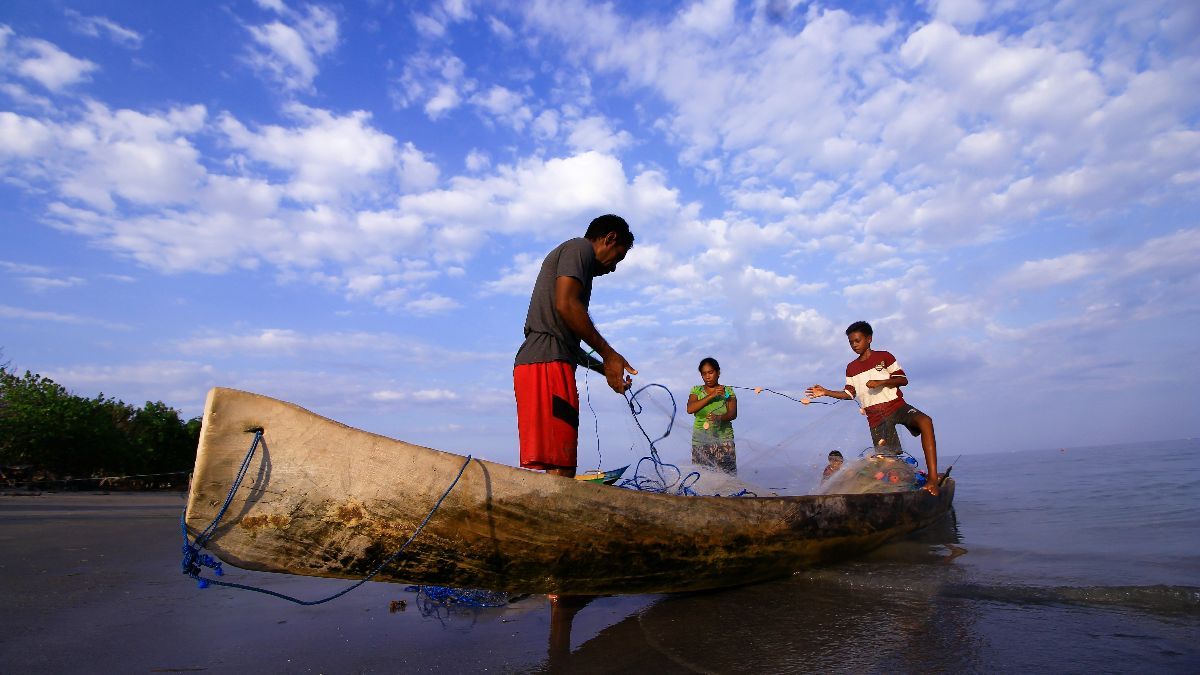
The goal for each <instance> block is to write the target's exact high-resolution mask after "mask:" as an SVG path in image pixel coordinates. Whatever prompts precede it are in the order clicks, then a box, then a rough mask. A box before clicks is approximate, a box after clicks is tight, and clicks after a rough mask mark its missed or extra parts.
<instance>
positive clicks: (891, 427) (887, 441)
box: [871, 404, 925, 455]
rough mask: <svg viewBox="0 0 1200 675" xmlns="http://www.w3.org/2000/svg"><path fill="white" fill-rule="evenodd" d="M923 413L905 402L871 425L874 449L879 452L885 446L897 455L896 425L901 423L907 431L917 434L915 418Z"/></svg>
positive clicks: (898, 442)
mask: <svg viewBox="0 0 1200 675" xmlns="http://www.w3.org/2000/svg"><path fill="white" fill-rule="evenodd" d="M924 414H925V413H923V412H921V411H920V410H917V409H916V408H914V407H913V406H911V405H908V404H905V405H903V406H901V407H900V409H899V410H897V411H896V412H894V413H892V414H891V415H888V416H887V417H885V418H883V421H882V422H880V423H879V424H877V425H875V426H873V427H871V442H872V444H873V445H874V446H875V451H876V452H879V451H880V450H883V449H885V448H886V449H889V450H891V451H892V452H893V453H895V454H897V455H898V454H900V451H901V447H900V436H899V435H898V434H897V433H896V426H897V425H902V426H904V428H906V429H908V433H910V434H912V435H913V436H917V435H919V434H920V433H921V429H920V427H918V426H917V418H918V417H920V416H921V415H924ZM881 441H882V442H881Z"/></svg>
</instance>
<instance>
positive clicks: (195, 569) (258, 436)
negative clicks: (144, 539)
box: [179, 429, 471, 606]
mask: <svg viewBox="0 0 1200 675" xmlns="http://www.w3.org/2000/svg"><path fill="white" fill-rule="evenodd" d="M253 431H254V440H253V441H252V442H251V443H250V450H249V451H247V452H246V457H245V458H244V459H243V460H242V465H241V467H240V468H239V469H238V473H237V476H236V477H235V478H234V481H233V485H232V486H231V487H230V488H229V493H228V494H227V495H225V502H224V503H223V504H221V508H220V510H218V511H217V515H216V517H215V518H213V521H212V522H211V523H209V524H208V526H207V527H205V528H204V529H203V530H201V532H200V534H198V535H196V539H195V540H194V541H193V540H191V539H190V538H189V537H188V531H187V522H186V519H187V506H184V508H183V513H181V514H180V516H179V526H180V529H181V530H182V531H183V562H182V563H181V565H182V567H183V573H184V574H186V575H187V576H189V577H191V578H192V579H194V580H195V581H196V585H197V586H198V587H200V588H208V587H209V586H210V585H215V586H223V587H225V588H236V589H239V590H243V591H253V592H255V593H262V594H264V595H270V596H272V597H276V598H279V599H281V600H287V601H288V602H293V603H295V604H297V605H306V606H309V605H320V604H323V603H326V602H329V601H330V600H334V599H336V598H340V597H341V596H343V595H345V594H347V593H349V592H350V591H352V590H354V589H356V588H358V587H359V586H362V585H363V584H365V583H367V582H368V581H370V580H371V579H373V578H375V575H377V574H379V573H380V572H381V571H383V568H385V567H387V566H388V565H390V564H391V563H392V562H394V561H395V560H396V558H399V557H400V554H401V553H403V552H404V550H405V549H406V548H408V545H409V544H411V543H412V542H413V540H414V539H416V538H417V535H418V534H420V533H421V530H423V529H425V525H426V524H428V523H429V520H430V519H431V518H433V514H434V513H437V510H438V509H439V508H440V507H441V506H442V502H443V501H445V499H446V497H448V496H449V495H450V491H451V490H453V489H454V486H455V485H458V481H459V479H460V478H462V475H463V472H465V471H466V470H467V466H469V465H470V464H471V456H470V455H467V458H466V461H465V462H463V465H462V467H461V468H459V470H458V474H457V475H456V476H455V477H454V481H453V482H451V483H450V487H448V488H446V491H445V492H443V493H442V496H441V497H439V498H438V500H437V503H435V504H434V505H433V508H432V509H430V510H429V514H428V515H426V516H425V519H424V520H422V521H421V524H420V525H418V526H417V528H416V529H415V530H413V533H412V535H411V536H409V538H408V540H407V541H405V542H404V544H403V545H401V546H400V548H399V549H397V550H396V552H395V553H393V554H392V555H390V556H388V558H387V559H386V560H384V561H383V562H381V563H379V565H377V566H376V567H375V569H373V570H371V573H370V574H368V575H367V576H365V577H364V578H362V579H361V580H359V581H357V582H355V583H354V584H352V585H350V586H348V587H346V588H344V589H342V590H340V591H338V592H337V593H334V594H333V595H330V596H328V597H325V598H321V599H319V600H301V599H299V598H294V597H292V596H290V595H287V594H285V593H279V592H277V591H272V590H270V589H266V588H260V587H258V586H250V585H248V584H236V583H232V582H228V581H218V580H216V579H211V578H206V577H202V576H200V575H201V573H202V572H203V571H204V570H203V568H205V567H208V568H211V569H212V570H213V573H214V574H215V575H216V576H224V574H225V572H224V570H223V569H222V563H221V562H220V561H217V560H216V559H214V558H213V557H212V556H211V555H209V554H207V553H202V552H201V551H202V550H203V548H204V546H205V544H207V543H208V541H209V539H211V538H212V535H213V533H214V532H216V529H217V525H218V524H219V523H220V522H221V519H222V518H223V517H224V516H225V512H226V510H228V509H229V504H230V503H231V502H232V501H233V495H234V494H235V493H236V492H237V490H238V488H239V487H241V484H242V480H243V479H244V478H245V477H246V471H247V470H248V469H249V468H250V461H251V460H252V459H253V457H254V453H255V451H256V450H257V449H258V446H259V444H260V443H261V444H262V445H263V447H264V448H265V447H266V441H265V440H263V430H262V429H254V430H253Z"/></svg>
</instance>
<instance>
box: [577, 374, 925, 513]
mask: <svg viewBox="0 0 1200 675" xmlns="http://www.w3.org/2000/svg"><path fill="white" fill-rule="evenodd" d="M587 377H588V376H587V375H585V378H587ZM591 380H592V381H591V382H590V384H591V385H593V388H594V389H595V391H593V392H589V391H588V390H587V387H588V385H589V382H588V381H587V379H585V382H584V385H585V386H584V391H581V392H580V394H581V398H584V399H585V401H581V403H584V405H583V409H584V412H583V414H582V415H581V419H580V439H579V448H580V453H579V463H580V467H579V468H580V471H585V470H587V469H590V468H592V467H593V465H592V464H591V462H592V461H595V462H596V464H595V465H594V466H596V467H600V466H602V465H603V466H606V467H607V468H613V467H620V466H624V465H626V464H628V465H629V468H628V469H627V470H626V471H625V473H624V475H623V476H622V478H621V479H620V480H619V481H618V482H617V483H616V485H617V486H618V487H624V488H630V489H636V490H643V491H650V492H661V493H666V494H679V495H695V496H706V495H720V496H769V495H780V496H783V495H805V494H835V493H840V494H852V493H865V492H890V491H900V490H905V489H912V488H913V486H914V485H915V484H916V482H917V478H916V475H915V468H916V467H915V466H913V464H911V463H909V462H908V461H904V460H901V463H902V464H904V466H899V465H897V466H894V467H893V466H890V465H889V466H887V467H884V465H883V463H884V462H885V461H888V459H887V458H881V459H879V460H873V459H872V457H873V455H872V457H863V458H861V459H854V458H858V457H859V456H860V454H862V453H864V452H865V453H871V452H872V450H871V448H870V447H867V446H868V445H869V444H870V442H871V439H870V435H869V433H868V430H867V425H866V420H865V418H864V417H862V415H861V413H860V411H859V407H858V406H857V405H856V404H855V403H854V402H850V401H837V400H835V399H830V398H822V399H820V400H809V399H806V398H804V397H803V394H802V391H803V389H802V388H797V390H795V391H793V390H788V389H784V388H766V387H740V386H735V385H729V386H732V387H733V389H734V390H735V393H736V397H737V400H738V405H737V419H736V420H734V421H733V427H734V438H733V441H732V443H728V439H727V438H726V437H724V436H723V435H722V434H721V433H720V432H719V430H718V428H716V425H710V428H709V429H704V428H703V420H702V421H701V425H700V427H699V428H697V427H696V417H695V416H693V415H690V414H688V413H687V411H686V409H685V407H686V401H687V396H688V390H687V389H685V388H683V387H675V393H672V391H671V390H670V389H668V388H667V387H666V386H663V385H659V384H651V385H645V386H642V387H640V388H635V390H631V391H630V392H628V393H627V395H626V397H625V398H624V399H622V398H621V397H616V396H608V395H599V394H598V392H601V391H604V392H607V391H608V389H607V385H606V384H604V383H603V381H602V380H601V379H599V378H598V377H596V376H594V375H593V376H591ZM601 387H602V389H601ZM592 394H597V395H595V396H593V395H592ZM806 400H807V401H808V403H807V404H806V403H804V401H806ZM588 418H590V419H588ZM693 443H695V444H697V445H701V446H708V448H709V449H710V452H709V453H708V456H707V458H706V457H703V456H702V457H695V456H694V455H693V451H692V446H693ZM910 443H911V441H910ZM723 444H727V445H729V446H730V453H729V454H730V455H731V457H730V459H731V462H730V464H731V465H732V468H733V471H722V470H720V468H721V462H719V461H712V460H714V455H716V456H717V457H716V458H719V456H720V455H721V454H722V453H723V452H724V449H723V448H722V447H721V446H722V445H723ZM864 447H866V450H864ZM591 448H594V449H595V450H594V452H592V451H590V449H591ZM831 450H837V451H839V452H841V453H842V455H843V456H844V457H846V458H848V459H847V461H846V463H845V464H844V465H843V466H842V469H841V471H839V472H838V473H837V474H835V476H834V477H831V478H829V479H826V480H822V473H823V472H824V470H825V468H826V466H827V465H828V455H829V453H830V451H831ZM701 454H702V455H703V454H704V453H701ZM902 457H908V458H909V459H911V457H910V456H909V455H907V453H904V454H903V455H902ZM696 459H700V460H701V463H698V462H697V461H695V460H696ZM705 459H707V460H708V461H704V460H705ZM913 461H914V462H915V460H913ZM704 464H715V465H716V466H705V465H704ZM725 468H731V467H728V466H727V467H725ZM893 470H894V471H893ZM881 471H882V473H883V477H882V479H879V478H876V477H875V476H876V474H879V473H881ZM835 478H836V480H835ZM892 478H895V479H896V482H893V481H892Z"/></svg>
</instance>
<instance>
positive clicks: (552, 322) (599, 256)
mask: <svg viewBox="0 0 1200 675" xmlns="http://www.w3.org/2000/svg"><path fill="white" fill-rule="evenodd" d="M632 246H633V233H632V232H630V231H629V223H626V222H625V219H624V218H621V217H619V216H614V215H612V214H608V215H603V216H600V217H599V218H596V219H595V220H593V221H592V222H591V224H590V225H588V228H587V232H586V233H584V235H583V236H582V237H579V238H576V239H570V240H568V241H565V242H563V243H562V244H559V245H558V247H557V248H555V249H554V250H553V251H550V253H548V254H547V255H546V258H545V260H543V261H542V267H541V270H540V271H539V272H538V276H537V281H536V282H535V283H534V285H533V295H532V296H531V297H530V298H529V311H528V313H527V314H526V316H525V342H523V343H522V344H521V348H520V349H518V350H517V357H516V360H515V363H514V366H513V391H514V393H515V394H516V399H517V432H518V434H519V436H520V444H521V466H523V467H525V468H527V469H541V470H544V471H545V472H546V473H553V474H557V475H559V476H567V477H568V478H569V477H573V476H574V475H575V467H576V465H577V464H578V461H577V455H578V448H579V390H578V389H577V388H576V386H575V366H576V365H577V364H580V365H584V366H587V367H589V368H592V369H593V370H595V371H597V372H600V373H602V374H603V375H604V378H605V379H606V380H607V381H608V386H610V387H612V390H613V391H615V392H617V393H618V394H624V392H625V391H626V390H627V389H629V387H630V385H631V384H632V382H633V380H632V378H630V375H637V371H636V370H634V368H633V366H631V365H629V362H628V361H626V360H625V357H624V356H621V355H620V354H619V353H618V352H617V350H615V349H613V348H612V346H610V345H609V344H608V341H606V340H605V339H604V337H603V336H601V335H600V331H598V330H596V325H595V324H594V323H592V318H591V316H589V315H588V304H589V303H590V301H591V298H592V279H594V278H596V277H599V276H603V275H605V274H608V273H609V272H613V271H615V270H616V269H617V264H618V263H620V262H621V261H622V260H624V259H625V255H626V254H627V253H629V249H630V248H631V247H632ZM580 339H582V340H583V341H584V342H586V343H587V344H588V345H590V346H591V347H592V349H594V350H595V351H596V353H597V354H599V355H600V358H601V359H602V361H603V363H601V362H597V361H595V360H594V359H591V358H589V357H588V356H587V355H586V354H585V353H584V351H583V350H582V349H580V347H579V341H580ZM627 373H628V374H627Z"/></svg>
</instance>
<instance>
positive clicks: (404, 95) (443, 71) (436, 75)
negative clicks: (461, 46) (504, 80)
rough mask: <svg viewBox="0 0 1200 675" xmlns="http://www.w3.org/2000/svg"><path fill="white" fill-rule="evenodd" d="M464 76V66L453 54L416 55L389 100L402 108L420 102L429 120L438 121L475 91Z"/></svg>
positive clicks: (472, 81) (470, 81)
mask: <svg viewBox="0 0 1200 675" xmlns="http://www.w3.org/2000/svg"><path fill="white" fill-rule="evenodd" d="M465 73H466V64H464V63H463V61H462V60H461V59H459V58H458V57H457V56H454V55H453V54H443V55H441V56H436V57H435V56H431V55H429V54H426V53H418V54H416V55H415V56H413V57H412V58H410V59H409V60H408V61H407V62H406V63H405V65H404V72H403V74H402V75H401V77H400V79H399V82H398V83H397V85H396V86H395V87H394V88H393V89H392V90H391V94H392V99H393V100H394V101H395V102H396V104H397V105H399V106H401V107H408V106H410V105H413V104H415V103H419V102H423V104H422V108H423V109H424V111H425V115H426V116H428V117H429V119H431V120H437V119H441V118H442V117H444V116H445V115H446V114H447V113H449V112H450V111H452V110H454V109H455V108H457V107H458V106H460V105H462V102H463V100H464V97H466V96H467V95H469V94H470V93H471V92H472V91H474V90H475V87H476V83H475V81H474V80H471V79H470V78H468V77H466V74H465Z"/></svg>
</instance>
